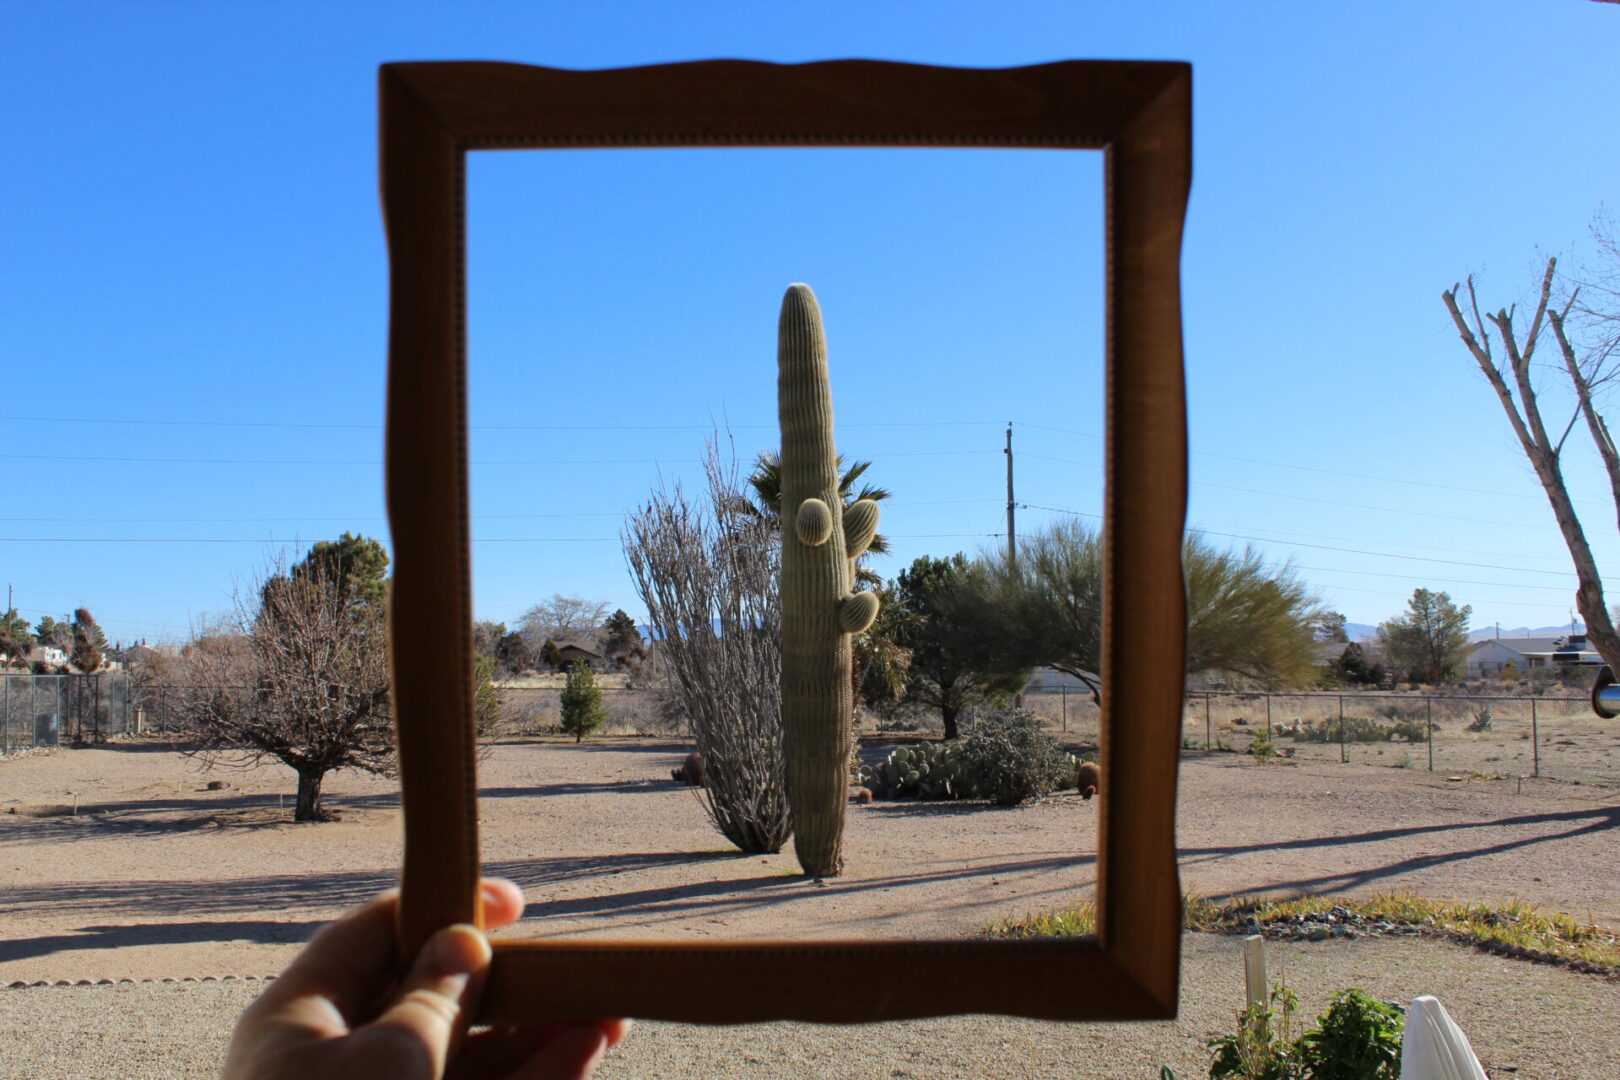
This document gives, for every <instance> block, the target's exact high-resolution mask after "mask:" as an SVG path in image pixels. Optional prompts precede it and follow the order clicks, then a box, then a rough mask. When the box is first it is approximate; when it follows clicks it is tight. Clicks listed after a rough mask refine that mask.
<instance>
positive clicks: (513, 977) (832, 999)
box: [379, 60, 1192, 1024]
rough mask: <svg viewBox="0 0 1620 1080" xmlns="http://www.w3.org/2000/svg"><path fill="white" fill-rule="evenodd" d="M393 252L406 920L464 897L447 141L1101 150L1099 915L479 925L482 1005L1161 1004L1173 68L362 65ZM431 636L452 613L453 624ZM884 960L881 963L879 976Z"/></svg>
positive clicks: (830, 1013) (460, 233) (391, 488)
mask: <svg viewBox="0 0 1620 1080" xmlns="http://www.w3.org/2000/svg"><path fill="white" fill-rule="evenodd" d="M379 83H380V104H381V173H382V176H381V180H382V201H383V210H384V218H385V224H386V232H387V237H388V250H389V262H390V292H389V345H388V422H387V490H388V514H389V522H390V527H391V530H392V539H393V544H394V579H393V592H392V599H391V603H390V610H389V636H390V663H391V670H392V673H393V674H392V677H393V695H394V696H393V702H394V710H395V716H396V723H397V726H398V735H399V756H400V770H401V785H402V790H403V802H404V816H405V857H404V869H403V874H402V890H403V892H402V901H401V917H400V941H401V947H402V949H403V950H405V952H404V953H403V955H410V954H412V953H414V951H415V950H416V949H417V948H418V947H419V946H420V944H421V943H422V942H423V941H424V940H426V938H427V937H428V936H429V935H431V934H432V933H433V932H434V930H436V929H437V928H439V927H441V926H444V925H447V924H449V923H451V922H460V921H466V922H477V921H480V919H481V912H480V911H479V899H478V878H479V857H478V829H477V778H476V768H475V767H476V746H475V742H474V725H473V664H472V657H473V648H472V579H471V572H470V559H469V543H468V539H469V532H468V517H467V507H468V490H467V488H468V480H467V418H466V413H467V410H466V363H467V356H466V265H465V233H466V229H465V215H466V182H465V159H466V154H467V153H468V152H469V151H474V150H494V149H506V150H518V149H528V150H540V149H560V148H611V147H692V146H825V147H838V146H872V147H985V148H1024V149H1049V150H1100V151H1102V152H1103V153H1104V154H1105V155H1106V178H1107V179H1106V194H1105V200H1104V202H1105V205H1104V213H1105V217H1106V223H1107V239H1106V252H1107V262H1108V266H1107V282H1108V284H1107V293H1108V295H1107V305H1106V311H1107V322H1108V325H1107V364H1106V371H1107V375H1106V417H1107V420H1106V425H1107V426H1106V431H1107V434H1106V447H1107V451H1106V460H1107V473H1106V476H1107V479H1106V488H1105V498H1104V508H1105V520H1104V525H1103V542H1104V553H1105V556H1104V557H1105V563H1104V600H1103V652H1102V656H1103V660H1102V665H1101V666H1102V671H1101V672H1100V674H1101V675H1102V680H1103V688H1104V693H1103V710H1102V726H1101V736H1102V739H1101V741H1102V751H1103V755H1104V761H1105V763H1106V767H1107V770H1108V783H1107V785H1106V786H1105V789H1104V792H1103V795H1102V805H1101V811H1100V819H1099V829H1098V844H1097V846H1098V851H1097V868H1098V884H1097V904H1098V933H1097V936H1096V937H1095V938H1087V939H1034V940H1031V939H1023V940H985V939H968V940H925V941H820V940H817V941H738V942H729V943H727V942H719V943H713V944H688V943H676V942H669V943H661V942H644V941H636V942H623V943H615V942H599V941H594V940H592V941H588V942H587V941H566V940H565V941H561V942H544V943H542V942H499V941H498V942H497V943H496V946H495V961H494V964H493V968H492V971H491V975H490V979H489V983H488V985H487V988H486V991H485V993H484V996H483V1002H482V1006H481V1010H480V1013H479V1015H478V1017H477V1018H476V1022H478V1023H494V1024H505V1023H520V1022H531V1021H535V1020H541V1019H565V1018H576V1017H607V1016H634V1017H640V1018H645V1019H660V1020H672V1021H684V1022H691V1023H711V1024H723V1023H749V1022H760V1021H766V1020H783V1019H785V1020H803V1021H815V1022H825V1023H858V1022H868V1021H880V1020H897V1019H905V1018H912V1017H924V1016H939V1015H948V1014H957V1013H1003V1014H1012V1015H1022V1016H1028V1017H1034V1018H1041V1019H1050V1020H1122V1019H1162V1018H1167V1017H1172V1016H1174V1015H1175V1012H1176V1000H1177V992H1178V978H1179V964H1180V934H1181V893H1180V887H1179V879H1178V876H1177V872H1176V862H1175V835H1174V824H1175V794H1176V764H1177V757H1178V751H1179V745H1180V716H1181V706H1182V681H1181V679H1180V678H1179V672H1180V671H1182V670H1184V667H1185V663H1184V656H1185V634H1186V625H1185V618H1186V614H1185V601H1184V596H1183V586H1182V577H1181V562H1180V558H1181V538H1182V529H1183V526H1184V523H1185V515H1186V406H1185V393H1184V381H1183V372H1182V345H1181V297H1180V257H1181V236H1182V228H1183V223H1184V220H1185V216H1186V204H1187V193H1188V187H1189V184H1190V181H1191V156H1192V145H1191V105H1192V70H1191V67H1190V66H1189V65H1187V64H1182V63H1171V62H1127V61H1081V60H1075V61H1064V62H1060V63H1054V64H1043V65H1037V66H1033V67H1023V68H1005V69H965V68H945V67H927V66H922V65H916V64H902V63H891V62H885V61H870V60H842V61H828V62H821V63H812V64H797V65H787V64H780V65H779V64H767V63H758V62H752V61H738V60H714V61H701V62H695V63H685V64H665V65H657V66H651V67H638V68H623V69H617V70H608V71H568V70H561V69H555V68H542V67H528V66H524V65H519V64H502V63H485V62H434V63H401V64H387V65H384V66H383V67H382V68H381V70H380V72H379ZM446 628H449V630H450V631H451V632H448V633H447V632H446ZM882 970H894V971H897V972H904V975H903V976H902V977H896V978H894V979H882V978H873V977H871V973H872V972H874V971H882Z"/></svg>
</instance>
